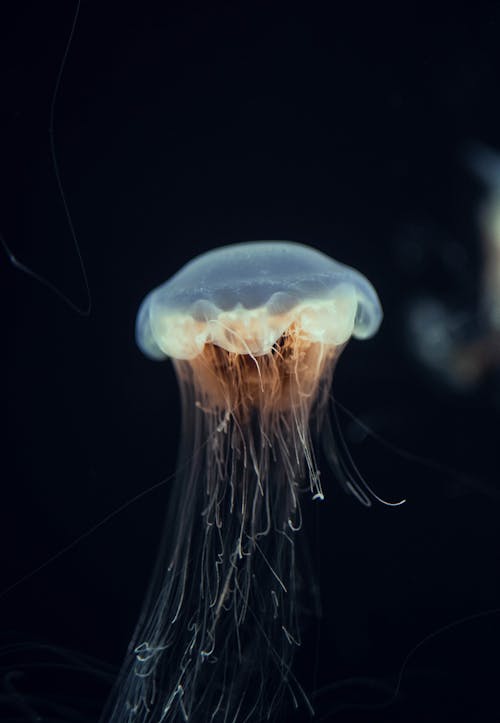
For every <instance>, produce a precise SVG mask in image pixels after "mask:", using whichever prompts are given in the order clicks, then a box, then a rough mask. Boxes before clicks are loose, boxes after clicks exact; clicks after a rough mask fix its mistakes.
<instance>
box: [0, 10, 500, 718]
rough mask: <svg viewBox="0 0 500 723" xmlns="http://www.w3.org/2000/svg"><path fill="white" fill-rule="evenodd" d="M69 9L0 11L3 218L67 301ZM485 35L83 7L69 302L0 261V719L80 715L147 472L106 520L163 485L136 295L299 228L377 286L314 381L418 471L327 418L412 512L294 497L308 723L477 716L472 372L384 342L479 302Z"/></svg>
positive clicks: (489, 63) (488, 604) (376, 21)
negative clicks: (425, 315) (324, 376)
mask: <svg viewBox="0 0 500 723" xmlns="http://www.w3.org/2000/svg"><path fill="white" fill-rule="evenodd" d="M326 8H328V9H326ZM450 8H451V6H450ZM74 12H75V5H74V4H73V3H67V2H47V3H35V2H20V3H17V4H13V7H12V8H10V9H7V5H6V6H4V7H3V9H2V18H1V22H0V91H1V92H0V158H1V160H0V184H1V189H0V207H1V211H0V230H1V232H2V234H3V236H4V237H5V239H6V241H7V243H8V245H9V247H10V249H11V251H12V252H13V253H14V254H15V256H16V257H17V258H18V259H19V260H20V261H21V262H23V263H24V264H26V265H27V266H29V267H30V269H33V270H34V271H36V273H37V274H39V275H41V276H43V277H44V278H46V279H48V280H50V281H51V282H52V283H53V284H54V285H55V286H56V287H57V288H58V289H59V290H60V291H61V292H62V293H63V294H66V295H67V296H68V297H69V298H70V299H71V301H72V302H74V303H75V304H76V305H78V306H79V307H81V308H84V307H85V305H86V291H85V284H84V281H83V278H82V273H81V269H80V267H79V264H78V256H77V253H76V250H75V245H74V243H73V241H72V237H71V234H70V229H69V226H68V223H67V220H66V217H65V213H64V208H63V205H62V202H61V198H60V195H59V193H58V188H57V183H56V177H55V174H54V164H53V161H52V159H51V154H50V143H49V118H50V105H51V101H52V100H53V93H54V86H55V83H56V78H57V75H58V72H59V69H60V66H61V60H62V57H63V53H64V49H65V45H66V43H67V40H68V35H69V32H70V29H71V24H72V21H73V18H74ZM499 37H500V9H499V6H498V3H496V2H491V3H474V5H473V4H472V3H471V4H469V5H468V6H465V5H464V6H463V7H462V6H460V5H454V6H453V9H449V10H448V9H445V7H444V6H441V8H434V9H432V10H429V11H427V10H425V9H424V7H423V6H422V5H421V6H420V7H419V5H418V4H409V3H401V4H400V7H399V9H395V8H389V7H387V8H386V9H383V8H380V7H379V5H378V3H377V4H365V5H362V4H361V5H360V4H352V5H350V6H348V5H347V4H342V5H339V6H338V7H337V6H336V5H335V4H333V3H325V4H324V5H321V4H320V5H313V4H312V5H311V7H309V5H308V4H306V3H302V4H301V5H299V6H298V9H297V8H296V7H295V8H294V7H292V6H288V7H287V8H285V9H281V8H278V6H277V5H274V4H273V3H259V2H255V3H232V2H231V3H230V2H228V3H226V4H225V5H224V4H222V5H219V6H217V7H208V6H207V4H205V3H203V4H199V5H190V4H188V3H186V4H183V6H182V9H181V8H180V7H177V6H175V5H174V4H167V3H165V4H163V3H151V2H144V3H134V4H132V3H130V4H127V3H92V2H83V3H82V7H81V12H80V16H79V18H78V22H77V25H76V32H75V36H74V39H73V43H72V45H71V48H70V52H69V55H68V59H67V64H66V67H65V69H64V73H63V77H62V82H61V86H60V91H59V93H58V96H57V98H56V105H55V114H54V129H55V136H54V138H55V145H56V151H57V158H58V161H59V166H60V173H61V178H62V183H63V186H64V192H65V195H66V200H67V203H68V206H69V209H70V212H71V217H72V220H73V224H74V227H75V231H76V235H77V238H78V244H79V247H80V250H81V253H82V257H83V261H84V265H85V270H86V273H87V275H88V281H89V287H90V294H91V300H92V310H91V313H90V315H89V316H88V317H86V316H84V315H83V316H82V315H79V314H78V313H75V312H74V311H72V310H71V309H70V308H69V306H68V305H67V304H65V303H64V302H63V301H61V299H60V298H58V297H57V296H56V295H55V294H53V293H51V292H50V291H49V290H48V289H47V288H46V287H44V286H43V285H42V284H41V283H40V282H38V281H36V280H34V279H33V278H31V277H30V276H29V275H28V274H26V273H22V272H20V271H19V270H17V269H15V268H14V266H13V265H12V264H11V263H10V262H9V260H8V257H7V255H6V254H3V255H1V256H0V294H1V305H0V309H1V324H2V347H1V365H2V370H3V373H2V383H1V385H0V400H1V401H0V409H1V412H2V417H3V422H4V432H3V434H2V437H1V467H0V478H1V490H2V499H1V504H0V558H1V563H0V565H1V566H0V582H1V584H0V588H1V589H2V590H4V589H6V588H8V587H9V586H11V585H13V584H15V583H16V581H19V580H20V579H21V580H22V578H23V577H24V576H26V574H28V573H30V572H31V571H34V572H33V574H31V575H30V576H29V577H28V579H25V580H24V581H21V582H20V583H19V584H17V585H16V586H15V587H14V588H13V589H11V590H10V591H8V592H6V593H5V594H3V596H0V620H1V623H0V638H1V640H0V719H1V720H2V721H11V720H12V721H20V720H26V721H32V720H35V711H36V713H38V714H39V715H40V716H41V719H42V720H44V721H56V720H57V721H68V723H70V722H73V721H79V720H82V721H95V720H96V719H97V717H98V713H99V710H100V708H101V706H102V704H103V702H104V700H105V698H106V695H107V692H108V690H109V686H110V684H111V681H112V679H113V676H114V674H115V673H116V671H117V669H118V666H119V664H120V662H121V660H122V659H123V656H124V653H125V649H126V646H127V643H128V640H129V637H130V635H131V633H132V630H133V627H134V625H135V621H136V619H137V616H138V613H139V609H140V605H141V601H142V598H143V595H144V591H145V589H146V585H147V582H148V579H149V576H150V572H151V568H152V564H153V560H154V557H155V554H156V548H157V545H158V542H159V536H160V531H161V527H162V520H163V516H164V510H165V506H166V500H167V495H168V483H167V484H165V485H164V486H161V487H159V488H158V489H156V490H155V491H153V492H151V493H149V494H145V495H144V496H143V497H142V498H141V499H139V500H137V501H135V502H133V503H132V504H130V505H129V506H128V507H127V508H126V509H125V510H123V511H119V509H120V507H121V506H122V505H123V504H124V503H126V502H127V501H129V500H131V499H132V498H134V497H135V496H137V495H140V494H141V492H143V491H144V490H148V488H150V487H151V486H152V485H155V484H156V483H158V482H159V481H160V480H162V479H163V478H165V477H166V476H168V475H171V474H172V472H173V471H174V468H175V459H176V450H177V444H178V430H179V402H178V393H177V386H176V382H175V378H174V375H173V371H172V368H171V366H170V365H169V364H168V363H166V364H154V363H152V362H150V361H148V360H147V359H145V358H144V357H142V356H141V354H140V353H139V351H138V349H137V348H136V346H135V343H134V335H133V327H134V319H135V314H136V310H137V308H138V305H139V303H140V301H141V299H142V298H143V296H144V295H145V293H146V292H147V291H149V290H150V289H151V288H152V287H153V286H155V285H157V284H159V283H161V282H163V281H164V280H165V279H167V278H168V277H169V276H170V275H171V274H172V273H174V272H175V271H176V270H177V269H178V268H179V267H180V266H181V265H183V264H184V263H185V262H186V261H188V260H189V259H191V258H192V257H193V256H195V255H196V254H199V253H201V252H203V251H206V250H208V249H211V248H214V247H217V246H220V245H223V244H226V243H230V242H234V241H244V240H254V239H292V240H297V241H304V242H306V243H309V244H311V245H313V246H315V247H317V248H318V249H320V250H322V251H324V252H326V253H328V254H330V255H332V256H334V257H335V258H337V259H338V260H341V261H343V262H345V263H348V264H350V265H352V266H355V267H356V268H359V269H360V270H361V271H362V272H363V273H365V274H366V276H367V277H368V278H369V279H370V280H371V281H372V282H373V284H374V286H375V287H376V289H377V290H378V292H379V294H380V298H381V300H382V304H383V306H384V311H385V320H384V323H383V325H382V328H381V330H380V332H379V334H378V335H377V337H376V338H375V339H373V340H371V341H370V342H366V343H359V342H355V341H354V342H351V344H350V345H349V347H348V349H347V350H346V351H345V353H344V355H343V357H342V359H341V361H340V364H339V366H338V369H337V372H336V377H335V381H334V391H335V394H336V396H337V397H338V399H339V401H340V402H341V403H342V404H344V405H345V406H346V407H347V408H348V409H349V410H351V411H352V412H353V413H354V414H356V415H357V416H358V417H359V418H360V419H361V420H363V421H364V422H366V423H367V424H369V425H370V427H371V428H372V429H373V430H374V432H376V433H377V434H378V435H381V436H382V437H383V438H384V439H385V440H387V441H388V442H390V443H392V444H395V445H397V446H398V447H400V448H402V449H404V450H409V451H411V452H413V453H415V454H416V455H417V456H420V457H423V458H430V459H432V460H435V461H436V462H438V463H441V464H442V465H443V468H436V467H432V466H428V465H427V466H426V465H425V464H424V463H423V462H422V461H419V460H415V459H410V460H408V459H407V460H405V459H403V458H402V457H401V456H400V455H398V454H396V452H394V451H391V450H388V449H387V448H385V447H384V446H383V445H381V444H380V443H378V442H377V441H375V440H373V439H370V438H369V437H368V438H367V437H366V436H365V435H363V434H360V433H359V428H357V427H356V426H355V425H353V424H352V422H351V421H350V420H349V418H348V417H346V416H345V415H342V414H341V422H342V426H343V429H344V432H345V433H346V435H347V438H348V439H349V442H350V446H351V451H352V453H353V455H354V458H355V460H356V462H357V464H358V465H359V467H360V469H361V471H362V472H363V474H364V475H365V476H366V478H367V480H368V482H369V483H370V484H371V486H372V487H373V488H374V489H375V490H376V491H377V493H378V494H380V495H382V496H385V497H387V498H388V499H398V498H400V497H406V498H407V499H408V502H407V504H406V505H404V506H403V507H400V508H395V509H391V508H387V507H384V506H382V505H375V506H374V507H372V508H371V509H368V510H367V509H364V508H362V507H361V506H360V505H359V504H358V503H357V502H356V501H355V500H354V499H351V498H348V497H346V496H345V495H344V493H343V492H342V490H341V489H340V487H339V485H338V484H337V483H336V481H335V479H334V478H333V476H332V475H331V474H329V472H328V471H327V470H325V471H324V488H325V491H326V501H325V502H324V503H322V504H313V503H312V502H311V503H309V502H308V501H307V500H305V501H304V506H305V507H306V508H308V510H309V511H308V512H307V515H306V528H307V529H306V530H305V532H304V535H305V536H306V537H307V538H308V539H309V541H310V544H311V546H312V549H313V556H314V560H315V566H316V567H317V576H318V579H319V583H320V588H321V600H322V608H323V616H322V618H321V621H320V622H319V623H314V622H309V624H308V626H307V627H306V628H305V631H304V645H303V647H302V650H301V653H300V655H298V657H297V661H296V666H295V671H296V673H297V675H298V677H299V679H300V681H301V682H302V684H303V686H304V688H305V690H306V691H307V692H308V694H309V695H310V697H311V699H312V701H313V704H314V706H315V708H316V710H317V714H318V720H335V721H338V722H339V723H341V722H342V721H366V722H367V723H368V722H370V723H371V722H379V721H388V722H389V721H406V722H408V721H457V720H467V721H471V722H476V721H498V720H500V704H499V702H498V686H499V676H500V663H499V655H498V651H499V647H500V614H498V613H491V614H485V615H481V616H479V617H476V618H471V617H470V616H473V615H475V614H476V613H480V612H481V611H487V610H491V609H496V608H498V607H499V606H500V576H499V563H500V560H499V550H500V529H499V518H500V501H499V498H500V486H499V478H498V464H499V461H500V455H499V444H498V430H499V421H500V420H499V414H500V392H499V384H498V376H497V375H496V374H494V373H492V374H490V375H489V376H488V377H486V378H485V379H483V380H482V382H481V384H479V385H476V386H475V387H474V388H472V389H470V390H468V391H467V392H463V391H462V392H461V391H458V390H454V389H452V388H450V387H449V386H446V384H444V383H443V382H442V380H439V379H437V378H432V376H431V375H429V373H428V372H427V371H426V370H425V369H423V368H422V367H421V366H420V365H419V364H418V362H417V360H416V359H415V355H414V350H413V346H412V343H411V338H410V335H409V334H408V333H407V329H408V313H409V309H411V307H412V304H413V303H414V302H415V300H416V299H418V298H422V297H427V296H436V297H439V298H441V299H443V301H444V302H445V303H446V304H448V305H449V306H450V308H457V309H461V308H463V309H464V310H468V311H469V312H471V313H473V311H474V309H475V308H476V307H477V299H478V283H479V281H478V274H479V272H480V264H481V253H480V243H479V232H478V228H477V209H478V204H479V202H480V200H481V198H482V192H483V191H482V188H481V186H480V185H479V184H478V183H477V181H476V180H475V179H474V178H473V177H472V175H471V174H470V173H469V171H468V170H467V168H466V165H465V164H464V162H463V155H464V149H465V148H466V147H467V146H468V144H469V143H470V142H471V141H480V142H483V143H485V144H488V145H490V146H491V147H493V148H496V149H497V150H500V130H499V129H500V96H499V90H498V89H499V70H500V64H499V51H498V44H499V40H498V39H499ZM454 470H456V472H454ZM458 473H460V474H465V475H467V476H468V478H469V481H468V482H467V483H464V482H463V481H461V480H460V478H459V474H458ZM114 511H118V512H117V514H115V515H113V516H112V517H111V518H109V517H108V516H109V515H110V513H111V514H112V513H113V512H114ZM103 520H104V522H103V524H101V525H99V526H98V527H97V528H96V529H95V530H94V531H93V532H92V533H91V534H89V535H86V532H87V531H88V530H89V529H91V528H93V527H94V526H95V525H98V523H99V522H100V521H103ZM82 534H83V535H84V536H85V537H84V539H82V540H81V541H80V542H79V543H78V544H76V545H75V546H73V547H72V548H71V549H70V550H68V551H67V552H65V553H64V554H61V555H60V556H58V558H57V559H56V560H54V561H52V562H50V564H47V565H46V566H44V567H43V569H41V570H39V571H38V572H37V571H36V569H37V567H38V566H40V565H43V564H44V563H45V562H46V561H47V560H49V559H50V558H51V557H52V556H54V555H57V553H58V552H59V551H61V550H64V548H65V547H67V546H68V545H71V543H72V542H73V541H74V540H75V539H77V538H78V537H79V536H80V535H82ZM463 618H465V620H464V621H463V622H461V623H460V622H459V621H460V620H461V619H463ZM454 621H458V622H457V624H453V623H454ZM450 624H451V625H450ZM443 626H450V627H449V628H448V629H446V630H444V631H442V632H439V630H440V629H441V628H442V627H443ZM434 631H436V632H437V634H436V635H434V636H433V637H431V639H429V640H427V641H425V642H423V643H422V645H421V646H420V647H419V648H418V649H417V650H416V651H415V653H414V654H412V655H411V657H410V659H409V660H408V664H407V666H406V667H405V670H404V674H403V677H402V682H401V689H400V692H399V695H398V696H397V699H396V700H395V701H393V702H392V704H391V705H388V706H386V707H377V704H380V703H384V702H386V701H389V700H390V699H391V697H392V695H393V692H394V688H395V685H396V679H397V677H398V673H399V672H400V670H401V666H402V665H403V661H404V660H405V657H406V656H407V655H408V653H410V651H411V650H412V649H413V648H414V646H415V645H417V644H418V643H419V642H420V641H423V639H424V638H425V637H426V636H427V635H429V634H431V633H433V632H434ZM344 704H353V705H354V706H355V707H354V708H351V709H348V710H345V709H344V710H340V709H339V708H341V707H342V706H343V705H344ZM363 706H366V708H363ZM306 719H307V717H306V713H305V711H304V709H301V710H300V711H299V712H298V713H297V714H296V716H295V717H294V716H293V715H292V714H287V717H286V720H288V721H292V720H293V721H302V720H306Z"/></svg>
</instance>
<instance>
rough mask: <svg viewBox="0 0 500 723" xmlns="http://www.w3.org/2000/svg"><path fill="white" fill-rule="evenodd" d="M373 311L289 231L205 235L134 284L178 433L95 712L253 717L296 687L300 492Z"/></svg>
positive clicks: (364, 296)
mask: <svg viewBox="0 0 500 723" xmlns="http://www.w3.org/2000/svg"><path fill="white" fill-rule="evenodd" d="M381 318H382V313H381V308H380V303H379V301H378V298H377V294H376V292H375V290H374V289H373V287H372V286H371V284H370V283H369V282H368V281H367V280H366V279H365V278H364V277H363V276H362V275H361V274H359V273H358V272H357V271H355V270H354V269H351V268H349V267H347V266H344V265H342V264H340V263H337V262H336V261H333V260H332V259H330V258H329V257H328V256H325V255H324V254H322V253H320V252H319V251H316V250H314V249H312V248H309V247H307V246H304V245H302V244H297V243H291V242H254V243H244V244H235V245H232V246H227V247H223V248H220V249H216V250H214V251H210V252H208V253H206V254H204V255H202V256H200V257H198V258H196V259H194V260H193V261H191V262H190V263H188V264H187V265H186V266H185V267H184V268H183V269H181V270H180V271H179V272H178V273H177V274H176V275H175V276H174V277H173V278H172V279H171V280H169V281H167V282H166V283H165V284H163V285H162V286H160V287H158V288H157V289H154V290H153V291H152V292H151V293H150V294H148V296H147V297H146V298H145V300H144V301H143V303H142V305H141V307H140V310H139V313H138V317H137V325H136V339H137V343H138V345H139V347H140V348H141V350H142V351H143V352H144V353H145V354H146V355H147V356H149V357H151V358H152V359H163V358H166V357H170V358H171V359H172V361H173V364H174V367H175V371H176V374H177V378H178V381H179V386H180V391H181V397H182V415H183V416H182V436H181V440H182V442H181V450H180V457H179V466H178V470H177V475H176V479H175V483H174V486H173V489H172V490H171V497H170V501H169V507H168V512H167V521H166V528H165V535H164V540H163V543H162V548H161V550H160V554H159V557H158V560H157V565H156V569H155V573H154V576H153V581H152V584H151V587H150V590H149V593H148V596H147V599H146V602H145V604H144V608H143V611H142V614H141V618H140V621H139V624H138V626H137V629H136V631H135V635H134V638H133V641H132V643H131V646H130V650H129V654H128V656H127V660H126V661H125V664H124V668H123V671H122V674H121V676H120V679H119V682H118V684H117V687H116V690H115V693H114V695H113V699H112V702H111V705H110V709H109V710H110V714H109V717H108V718H107V720H112V721H113V722H116V723H117V722H118V721H120V723H122V722H123V721H141V722H142V721H163V720H168V721H177V720H179V721H182V720H189V721H191V720H193V721H211V720H213V721H216V720H220V721H239V720H249V721H258V720H261V719H266V718H269V717H271V716H272V714H273V711H274V710H276V709H277V708H278V707H279V703H280V699H281V697H282V695H283V693H284V691H286V690H287V689H288V691H289V692H290V694H291V696H292V699H294V701H296V699H297V697H298V695H299V691H300V686H298V684H296V683H295V680H294V677H293V674H292V673H291V662H292V657H293V652H294V648H295V647H296V645H297V644H298V643H299V641H300V633H299V625H298V620H297V606H296V598H297V593H298V590H299V588H300V587H301V572H300V570H298V569H297V567H296V560H295V544H294V542H295V539H294V538H295V536H296V533H297V531H298V530H299V529H300V527H301V513H300V498H301V496H302V494H303V492H304V491H305V490H307V489H309V490H310V491H311V493H312V495H313V497H316V498H320V499H321V498H322V497H323V490H322V486H321V481H320V474H319V470H318V468H317V464H316V458H315V452H314V445H313V440H314V439H315V437H316V436H317V434H318V432H319V430H320V429H321V427H322V424H323V421H324V418H325V411H326V407H327V401H328V397H329V390H330V385H331V380H332V374H333V370H334V367H335V363H336V361H337V359H338V357H339V354H340V353H341V351H342V349H343V347H344V346H345V344H346V343H347V341H348V340H349V338H350V337H351V336H352V335H354V336H356V337H358V338H362V339H363V338H368V337H370V336H371V335H373V334H374V333H375V332H376V330H377V328H378V326H379V324H380V321H381Z"/></svg>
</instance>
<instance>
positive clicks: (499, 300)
mask: <svg viewBox="0 0 500 723" xmlns="http://www.w3.org/2000/svg"><path fill="white" fill-rule="evenodd" d="M466 160H467V164H468V166H469V167H470V169H471V171H472V172H473V173H474V174H475V175H476V176H477V177H478V179H479V180H480V181H481V182H482V184H483V185H484V186H485V187H486V194H485V197H484V199H483V201H482V203H481V207H480V212H479V218H478V226H479V234H480V237H481V242H482V251H483V253H482V256H483V258H482V268H481V275H480V278H479V280H478V287H479V289H478V291H479V293H478V296H479V304H478V308H474V309H470V310H463V309H460V310H458V311H455V310H452V309H450V308H449V307H448V306H447V305H446V304H445V303H444V302H443V301H442V300H440V299H437V298H433V297H430V298H424V299H421V300H420V301H418V302H416V303H414V304H413V307H412V309H411V313H410V319H409V325H408V326H409V329H410V335H411V340H412V344H413V347H414V350H415V354H416V356H417V358H418V360H419V361H420V362H422V363H423V365H424V366H426V367H427V368H428V369H429V370H430V371H431V372H433V373H434V374H435V375H436V376H437V377H438V378H439V379H441V380H443V381H445V382H446V383H447V384H449V385H451V386H452V387H454V388H455V389H456V390H464V391H466V390H472V389H473V388H475V387H477V386H478V385H479V384H480V382H482V381H483V379H485V378H486V377H488V376H489V375H491V374H492V373H493V372H495V370H498V369H499V368H500V154H498V153H497V152H495V151H493V150H491V149H489V148H487V147H485V146H482V145H480V144H474V145H473V146H471V147H470V149H469V152H468V153H467V159H466Z"/></svg>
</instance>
